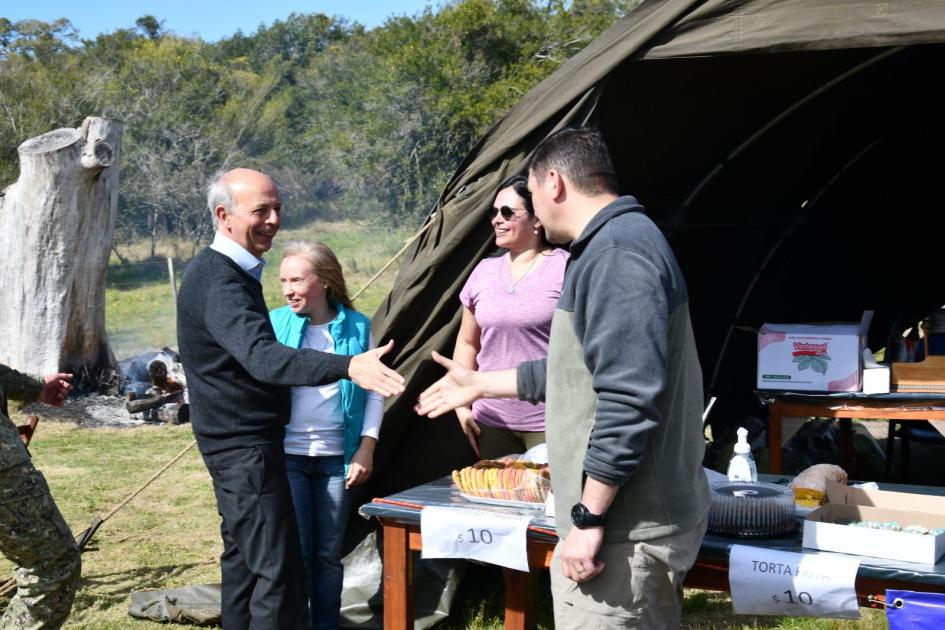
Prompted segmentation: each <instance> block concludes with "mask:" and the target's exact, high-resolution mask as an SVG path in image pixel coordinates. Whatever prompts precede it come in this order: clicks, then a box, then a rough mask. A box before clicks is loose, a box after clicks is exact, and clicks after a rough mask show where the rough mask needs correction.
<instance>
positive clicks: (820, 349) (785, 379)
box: [757, 311, 873, 392]
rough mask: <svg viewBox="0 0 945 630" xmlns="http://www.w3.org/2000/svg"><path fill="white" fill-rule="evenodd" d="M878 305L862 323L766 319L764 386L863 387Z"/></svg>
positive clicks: (761, 336)
mask: <svg viewBox="0 0 945 630" xmlns="http://www.w3.org/2000/svg"><path fill="white" fill-rule="evenodd" d="M872 318H873V312H872V311H866V312H864V313H863V319H862V320H861V321H860V323H859V324H764V325H763V326H762V327H761V329H760V330H759V331H758V383H757V386H758V389H778V390H799V391H815V392H858V391H860V388H861V385H862V382H863V378H862V377H863V350H864V349H865V347H866V333H867V331H868V330H869V325H870V320H871V319H872Z"/></svg>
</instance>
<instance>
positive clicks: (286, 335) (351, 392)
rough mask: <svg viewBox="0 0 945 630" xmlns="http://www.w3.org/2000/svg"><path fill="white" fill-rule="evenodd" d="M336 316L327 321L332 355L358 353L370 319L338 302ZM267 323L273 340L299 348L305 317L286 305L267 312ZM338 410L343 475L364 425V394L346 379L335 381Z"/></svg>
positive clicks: (365, 345)
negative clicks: (331, 343)
mask: <svg viewBox="0 0 945 630" xmlns="http://www.w3.org/2000/svg"><path fill="white" fill-rule="evenodd" d="M331 305H332V306H333V307H334V308H335V310H336V311H337V312H338V314H337V315H336V316H335V318H334V319H333V320H331V321H330V322H328V334H329V335H331V338H332V339H333V340H334V341H335V354H361V353H362V352H365V351H367V350H368V349H369V347H370V344H371V320H369V319H368V318H367V317H366V316H364V315H362V314H361V313H359V312H357V311H353V310H352V311H349V310H347V309H345V307H344V306H342V305H341V304H339V303H338V302H332V303H331ZM269 320H270V321H271V322H272V328H273V330H274V331H275V333H276V339H278V340H279V343H282V344H284V345H286V346H289V347H290V348H301V347H302V339H304V338H305V329H306V328H307V327H308V324H309V318H308V316H307V315H300V314H297V313H294V312H292V309H291V308H290V307H288V306H283V307H282V308H277V309H275V310H273V311H270V312H269ZM339 389H340V390H341V410H342V413H343V414H344V421H345V424H344V444H345V472H347V470H348V464H349V463H350V462H351V458H352V457H353V456H354V454H355V452H356V451H357V450H358V446H360V444H361V429H362V428H363V426H364V400H365V391H364V390H363V389H361V388H360V387H358V386H357V385H355V384H354V383H353V382H352V381H351V380H350V379H347V378H344V379H341V380H340V381H339Z"/></svg>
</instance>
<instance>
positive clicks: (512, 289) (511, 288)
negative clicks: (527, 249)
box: [505, 253, 541, 294]
mask: <svg viewBox="0 0 945 630" xmlns="http://www.w3.org/2000/svg"><path fill="white" fill-rule="evenodd" d="M539 256H541V254H540V253H539V254H535V257H534V258H533V259H532V264H530V265H529V266H528V269H526V270H525V273H523V274H522V275H521V276H519V278H518V280H513V281H512V282H511V283H509V286H508V287H506V289H505V292H506V293H509V294H512V293H515V286H516V285H517V284H518V283H519V282H521V281H522V280H524V279H525V276H527V275H528V272H529V271H531V270H532V267H534V266H535V263H536V262H538V257H539ZM509 279H510V280H511V279H512V255H511V254H509Z"/></svg>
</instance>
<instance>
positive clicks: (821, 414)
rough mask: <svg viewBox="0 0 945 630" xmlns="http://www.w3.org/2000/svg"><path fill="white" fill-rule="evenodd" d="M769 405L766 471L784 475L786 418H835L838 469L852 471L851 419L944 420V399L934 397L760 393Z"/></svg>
mask: <svg viewBox="0 0 945 630" xmlns="http://www.w3.org/2000/svg"><path fill="white" fill-rule="evenodd" d="M761 394H762V396H763V397H765V398H767V399H769V401H770V402H769V405H768V469H769V471H770V472H771V474H780V473H782V472H783V465H784V464H783V458H782V452H781V422H782V419H783V418H784V417H785V416H797V417H801V418H808V417H814V418H837V419H838V420H839V422H840V443H839V445H838V446H839V449H840V466H841V467H843V469H844V470H847V471H852V470H853V424H852V422H851V419H852V418H875V419H884V420H945V398H943V397H942V396H941V395H935V394H878V395H875V396H865V395H863V394H858V393H855V392H852V393H849V394H830V395H825V396H808V395H804V394H795V393H779V392H761Z"/></svg>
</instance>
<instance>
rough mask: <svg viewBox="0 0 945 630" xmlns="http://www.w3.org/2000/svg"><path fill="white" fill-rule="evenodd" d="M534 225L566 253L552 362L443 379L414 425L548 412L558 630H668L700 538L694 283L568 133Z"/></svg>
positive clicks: (536, 198)
mask: <svg viewBox="0 0 945 630" xmlns="http://www.w3.org/2000/svg"><path fill="white" fill-rule="evenodd" d="M529 189H530V190H531V192H532V201H533V203H534V206H535V214H536V215H537V216H538V217H539V218H540V219H541V221H542V224H543V225H544V226H545V231H546V232H547V233H548V235H549V238H550V240H552V241H553V242H558V243H565V242H568V241H570V242H571V248H570V251H571V259H570V262H569V264H568V268H567V271H566V272H565V277H564V285H563V287H562V290H561V298H560V300H559V302H558V307H557V309H556V311H555V315H554V318H553V320H552V324H551V338H550V343H549V348H548V358H547V359H546V360H542V361H532V362H527V363H523V364H521V365H520V366H519V367H518V368H517V370H504V371H498V372H470V371H468V370H465V369H464V368H461V367H460V366H457V365H456V364H455V363H453V362H452V361H450V360H448V359H445V358H443V357H440V356H439V355H436V354H435V356H434V358H435V360H437V362H439V363H441V364H442V365H444V366H446V367H447V368H449V372H448V373H447V375H446V376H445V377H443V378H442V379H441V380H440V381H438V382H437V383H435V384H434V385H433V386H431V387H430V388H429V389H428V390H427V391H425V392H424V393H423V394H422V395H421V398H420V402H419V404H418V406H417V411H418V412H420V413H423V414H426V415H430V416H431V417H434V416H437V415H440V414H442V413H445V412H446V411H448V410H450V409H452V408H454V407H456V406H458V405H461V404H468V402H469V400H470V399H474V398H479V397H506V396H518V397H519V398H522V399H525V400H531V401H539V400H544V401H545V402H546V410H545V422H546V435H547V439H548V452H549V463H550V467H551V480H552V488H553V491H554V496H555V513H556V525H557V530H558V535H559V537H560V539H561V540H560V542H559V543H558V546H557V548H556V550H555V555H554V560H553V563H552V571H551V575H552V594H553V596H554V604H555V625H556V627H558V628H587V627H608V628H611V627H621V628H623V627H626V628H662V627H666V628H673V627H678V625H679V623H680V617H681V603H682V580H683V578H684V577H685V573H686V571H687V570H688V569H689V568H690V567H691V566H692V564H693V562H695V558H696V555H697V553H698V550H699V546H700V543H701V540H702V536H703V534H704V532H705V527H706V514H707V512H708V506H709V494H708V485H707V483H706V480H705V475H704V473H703V471H702V457H703V450H704V442H703V437H702V422H701V416H702V403H703V400H702V373H701V369H700V367H699V361H698V357H697V354H696V347H695V341H694V337H693V333H692V327H691V325H690V321H689V308H688V296H687V292H686V285H685V281H684V280H683V277H682V274H681V272H680V270H679V267H678V265H677V263H676V259H675V257H674V256H673V253H672V250H671V249H670V247H669V244H668V243H667V242H666V240H665V238H664V237H663V235H662V233H661V232H660V230H659V228H657V227H656V225H654V224H653V222H652V221H650V220H649V219H648V218H647V217H646V216H645V215H644V214H643V208H642V207H641V206H640V205H639V204H638V203H637V202H636V200H635V199H634V198H633V197H629V196H625V197H618V195H617V192H616V191H617V177H616V173H615V171H614V168H613V165H612V163H611V160H610V156H609V154H608V152H607V148H606V145H605V144H604V141H603V138H602V137H601V135H600V134H599V133H598V132H596V131H593V130H588V129H565V130H562V131H560V132H558V133H556V134H554V135H552V136H550V137H549V138H547V139H546V140H545V141H543V142H542V143H541V144H540V145H539V146H538V147H537V148H536V149H535V153H534V154H533V156H532V159H531V162H530V164H529Z"/></svg>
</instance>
